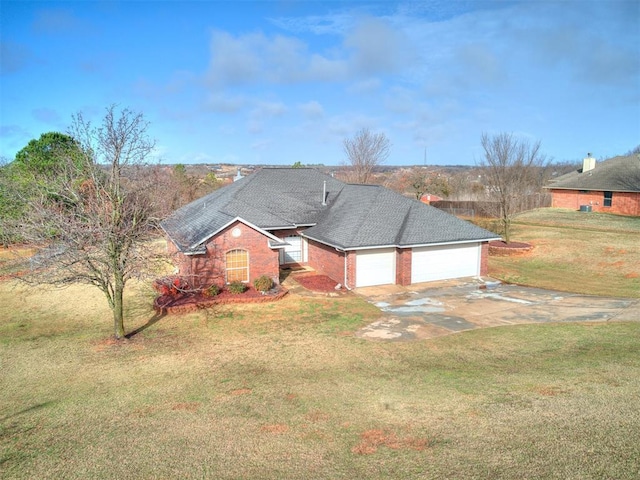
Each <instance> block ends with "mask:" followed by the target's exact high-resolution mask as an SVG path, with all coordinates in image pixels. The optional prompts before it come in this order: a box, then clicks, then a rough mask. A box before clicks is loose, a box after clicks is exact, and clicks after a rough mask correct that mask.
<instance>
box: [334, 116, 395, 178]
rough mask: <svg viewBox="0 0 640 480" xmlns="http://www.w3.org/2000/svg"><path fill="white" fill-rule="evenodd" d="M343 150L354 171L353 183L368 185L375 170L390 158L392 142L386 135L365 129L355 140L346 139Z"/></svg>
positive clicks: (360, 131)
mask: <svg viewBox="0 0 640 480" xmlns="http://www.w3.org/2000/svg"><path fill="white" fill-rule="evenodd" d="M343 148H344V153H345V154H346V155H347V162H348V164H349V165H350V166H351V169H352V173H353V178H352V181H353V182H354V183H368V182H369V181H370V180H371V174H372V173H373V170H374V169H375V168H376V167H377V166H379V165H382V164H383V163H384V162H385V161H386V160H387V158H388V157H389V150H390V148H391V142H390V141H389V139H388V138H387V136H386V135H385V134H384V133H371V131H370V130H369V129H368V128H363V129H361V130H359V131H358V132H357V133H356V134H355V136H354V137H353V138H345V139H344V140H343Z"/></svg>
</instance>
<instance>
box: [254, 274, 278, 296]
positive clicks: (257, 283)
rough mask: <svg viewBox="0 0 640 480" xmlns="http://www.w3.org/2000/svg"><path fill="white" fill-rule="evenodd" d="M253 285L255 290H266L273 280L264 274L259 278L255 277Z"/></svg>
mask: <svg viewBox="0 0 640 480" xmlns="http://www.w3.org/2000/svg"><path fill="white" fill-rule="evenodd" d="M253 286H254V287H256V290H258V291H259V292H266V291H267V290H271V288H273V280H271V279H270V278H269V277H267V276H266V275H262V276H261V277H260V278H256V279H255V280H254V281H253Z"/></svg>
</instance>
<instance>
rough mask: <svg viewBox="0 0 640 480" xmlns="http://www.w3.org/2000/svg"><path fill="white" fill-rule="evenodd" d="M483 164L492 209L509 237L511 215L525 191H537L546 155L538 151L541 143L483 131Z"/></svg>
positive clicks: (507, 237)
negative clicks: (493, 203)
mask: <svg viewBox="0 0 640 480" xmlns="http://www.w3.org/2000/svg"><path fill="white" fill-rule="evenodd" d="M481 143H482V148H483V149H484V158H483V160H482V161H481V162H480V166H481V167H482V168H483V174H484V180H485V184H486V187H487V195H488V196H489V198H490V199H491V200H493V201H494V202H495V205H496V206H497V208H498V211H497V212H495V214H496V216H497V217H498V218H499V220H500V224H501V226H502V233H503V235H504V240H505V241H506V242H507V243H508V242H509V241H510V237H511V219H512V217H513V215H514V214H515V213H517V212H519V211H521V208H520V207H519V202H520V201H521V200H522V199H523V198H524V197H526V196H527V195H528V194H531V193H534V192H536V191H539V188H540V172H541V170H542V167H544V165H545V163H546V162H547V158H546V156H545V155H543V154H542V153H541V151H540V146H541V143H540V141H536V142H534V143H530V142H529V141H528V140H524V139H518V138H516V137H514V135H513V134H511V133H499V134H497V135H489V134H487V133H483V134H482V139H481Z"/></svg>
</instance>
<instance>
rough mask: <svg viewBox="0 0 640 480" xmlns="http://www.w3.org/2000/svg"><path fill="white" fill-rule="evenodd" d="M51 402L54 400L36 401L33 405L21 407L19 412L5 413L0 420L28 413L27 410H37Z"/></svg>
mask: <svg viewBox="0 0 640 480" xmlns="http://www.w3.org/2000/svg"><path fill="white" fill-rule="evenodd" d="M53 403H55V402H53V401H49V402H42V403H36V404H35V405H31V406H30V407H27V408H23V409H22V410H20V411H19V412H16V413H12V414H10V415H6V416H4V417H2V418H0V422H4V421H5V420H9V419H10V418H13V417H17V416H20V415H24V414H25V413H28V412H30V411H32V410H38V409H40V408H44V407H48V406H49V405H52V404H53Z"/></svg>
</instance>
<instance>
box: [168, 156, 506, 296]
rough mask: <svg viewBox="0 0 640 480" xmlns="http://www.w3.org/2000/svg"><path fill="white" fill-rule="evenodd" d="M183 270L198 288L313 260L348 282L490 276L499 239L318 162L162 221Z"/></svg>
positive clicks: (250, 181) (251, 180)
mask: <svg viewBox="0 0 640 480" xmlns="http://www.w3.org/2000/svg"><path fill="white" fill-rule="evenodd" d="M161 225H162V228H163V229H164V231H165V232H166V234H167V236H168V246H169V249H170V251H171V252H173V253H175V258H176V264H177V269H178V273H179V274H180V275H182V276H186V277H190V278H192V282H193V283H194V284H196V285H197V286H207V285H210V284H213V283H216V284H219V285H222V284H224V283H229V282H231V281H234V280H240V281H243V282H253V281H254V280H255V279H256V278H258V277H260V276H262V275H267V276H269V277H271V278H272V279H273V280H274V281H275V282H276V283H278V281H279V272H280V268H282V267H283V266H285V267H286V266H293V265H307V266H310V267H312V268H313V269H315V270H316V271H317V272H319V273H321V274H324V275H327V276H329V277H331V278H332V279H334V280H335V281H336V282H339V283H341V284H342V285H344V286H346V287H347V288H354V287H364V286H371V285H384V284H401V285H409V284H412V283H418V282H427V281H434V280H443V279H450V278H458V277H471V276H480V275H486V273H487V255H488V242H489V241H490V240H495V239H498V237H497V236H496V235H495V234H494V233H491V232H489V231H487V230H484V229H482V228H479V227H477V226H475V225H473V224H471V223H469V222H465V221H463V220H460V219H458V218H456V217H454V216H452V215H449V214H447V213H445V212H442V211H440V210H438V209H436V208H434V207H431V206H429V205H425V204H423V203H421V202H419V201H417V200H412V199H409V198H406V197H404V196H402V195H400V194H397V193H395V192H392V191H390V190H388V189H386V188H384V187H381V186H378V185H353V184H345V183H342V182H340V181H338V180H336V179H334V178H333V177H331V176H329V175H325V174H323V173H321V172H319V171H317V170H315V169H311V168H263V169H261V170H259V171H257V172H255V173H253V174H252V175H249V176H247V177H244V178H242V179H240V180H238V181H237V182H234V183H232V184H230V185H227V186H225V187H222V188H220V189H219V190H216V191H215V192H213V193H211V194H209V195H206V196H204V197H202V198H200V199H198V200H196V201H194V202H192V203H190V204H188V205H186V206H184V207H182V208H180V209H179V210H177V211H175V212H174V213H173V214H172V215H171V216H170V217H169V218H167V219H166V220H165V221H163V222H162V224H161Z"/></svg>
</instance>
